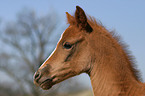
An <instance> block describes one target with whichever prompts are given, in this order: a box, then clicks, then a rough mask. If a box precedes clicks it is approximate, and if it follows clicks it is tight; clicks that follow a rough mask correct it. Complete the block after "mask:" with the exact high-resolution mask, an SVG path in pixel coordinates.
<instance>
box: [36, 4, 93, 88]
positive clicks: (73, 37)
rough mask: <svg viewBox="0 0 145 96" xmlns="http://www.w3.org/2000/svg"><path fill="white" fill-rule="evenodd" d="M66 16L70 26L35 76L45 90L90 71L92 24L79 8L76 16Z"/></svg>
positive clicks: (37, 83) (37, 82) (38, 83)
mask: <svg viewBox="0 0 145 96" xmlns="http://www.w3.org/2000/svg"><path fill="white" fill-rule="evenodd" d="M66 15H67V19H68V23H69V24H70V26H69V27H68V28H67V29H66V30H65V31H64V33H63V34H62V36H61V39H60V41H59V42H58V44H57V46H56V48H55V50H54V51H53V53H52V54H51V55H50V56H49V58H48V59H47V60H46V61H45V62H44V63H43V64H42V65H41V67H40V68H39V69H38V71H37V72H36V73H35V75H34V83H35V84H36V85H39V86H40V87H41V88H43V89H49V88H51V87H52V86H53V85H54V84H56V83H59V82H61V81H63V80H66V79H68V78H70V77H72V76H75V75H79V74H81V73H83V72H86V73H88V72H89V70H90V64H91V58H92V57H91V55H90V54H92V53H90V52H91V51H90V50H91V48H90V46H89V40H90V38H89V35H90V34H91V33H92V32H93V28H92V27H91V23H89V20H87V17H86V15H85V13H84V11H83V10H82V9H81V8H80V7H79V6H77V7H76V12H75V16H71V15H70V14H69V13H66Z"/></svg>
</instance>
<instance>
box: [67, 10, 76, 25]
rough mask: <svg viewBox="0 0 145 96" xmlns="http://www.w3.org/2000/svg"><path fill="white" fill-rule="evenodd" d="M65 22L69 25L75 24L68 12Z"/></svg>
mask: <svg viewBox="0 0 145 96" xmlns="http://www.w3.org/2000/svg"><path fill="white" fill-rule="evenodd" d="M66 17H67V22H68V23H69V24H71V25H74V24H75V18H74V17H73V16H71V15H70V14H69V13H68V12H66Z"/></svg>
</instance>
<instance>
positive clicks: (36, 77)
mask: <svg viewBox="0 0 145 96" xmlns="http://www.w3.org/2000/svg"><path fill="white" fill-rule="evenodd" d="M40 77H41V73H40V72H39V71H37V72H36V73H35V74H34V80H35V81H36V82H38V80H39V79H40Z"/></svg>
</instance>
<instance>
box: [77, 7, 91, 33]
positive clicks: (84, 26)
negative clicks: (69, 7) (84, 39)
mask: <svg viewBox="0 0 145 96" xmlns="http://www.w3.org/2000/svg"><path fill="white" fill-rule="evenodd" d="M75 19H76V22H77V26H78V27H80V28H81V30H86V31H87V32H89V33H91V32H92V31H93V29H92V27H91V26H90V25H89V23H88V22H87V17H86V15H85V12H84V11H83V9H82V8H80V7H79V6H76V12H75Z"/></svg>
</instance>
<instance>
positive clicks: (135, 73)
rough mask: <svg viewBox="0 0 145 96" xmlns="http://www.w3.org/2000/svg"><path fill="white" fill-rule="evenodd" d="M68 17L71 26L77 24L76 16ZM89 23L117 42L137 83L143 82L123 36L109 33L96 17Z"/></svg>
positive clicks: (89, 20)
mask: <svg viewBox="0 0 145 96" xmlns="http://www.w3.org/2000/svg"><path fill="white" fill-rule="evenodd" d="M67 14H68V13H67ZM68 16H69V17H68ZM68 16H67V18H71V19H69V20H67V23H68V24H70V25H75V24H76V20H75V17H74V16H71V15H68ZM88 23H89V24H90V25H91V26H93V27H94V28H98V29H100V30H105V32H104V34H105V35H106V36H107V37H108V38H110V39H111V40H112V41H114V40H115V42H116V43H117V44H118V46H119V47H121V49H122V53H123V55H124V56H125V58H126V60H127V61H128V64H129V65H128V66H129V69H130V70H131V72H132V75H133V76H134V77H135V79H136V80H137V81H143V80H142V78H141V74H140V72H139V70H138V69H137V65H136V61H135V58H134V56H133V55H132V54H131V51H129V50H128V49H129V48H128V45H127V44H126V43H125V42H124V41H123V40H122V38H121V36H120V35H118V34H117V33H116V32H115V31H109V30H107V29H106V28H105V27H104V26H103V24H102V23H101V21H99V20H98V21H96V19H95V18H94V17H91V16H88ZM76 27H77V26H76ZM110 35H111V36H110Z"/></svg>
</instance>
